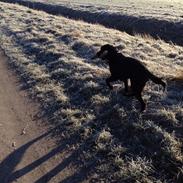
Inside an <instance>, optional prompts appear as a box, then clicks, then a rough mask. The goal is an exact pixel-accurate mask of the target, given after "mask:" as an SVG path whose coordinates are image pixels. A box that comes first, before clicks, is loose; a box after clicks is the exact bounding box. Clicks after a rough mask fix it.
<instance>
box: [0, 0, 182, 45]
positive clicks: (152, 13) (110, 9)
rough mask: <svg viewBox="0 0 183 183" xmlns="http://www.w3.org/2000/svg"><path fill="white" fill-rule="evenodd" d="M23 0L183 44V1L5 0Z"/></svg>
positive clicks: (53, 11) (36, 6)
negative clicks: (85, 0)
mask: <svg viewBox="0 0 183 183" xmlns="http://www.w3.org/2000/svg"><path fill="white" fill-rule="evenodd" d="M1 1H5V2H12V3H15V2H16V3H19V4H23V5H25V6H28V7H31V8H34V9H38V10H43V11H46V12H48V13H51V14H56V15H62V16H66V17H69V18H72V19H79V20H80V19H82V20H84V21H86V22H90V23H99V24H102V25H104V26H106V27H111V28H115V29H118V30H121V31H125V32H127V33H129V34H131V35H135V34H148V35H151V36H152V37H154V38H161V39H163V40H165V41H167V42H172V43H175V44H178V45H183V36H181V35H183V21H182V20H183V8H182V7H183V2H181V1H178V0H175V1H170V0H164V1H163V0H159V1H157V0H156V1H152V0H150V1H145V0H137V1H132V0H130V1H125V0H122V1H119V2H118V1H106V2H105V1H99V2H97V1H94V0H93V1H87V3H86V2H84V1H83V0H80V1H59V0H58V1H53V0H28V1H25V0H1Z"/></svg>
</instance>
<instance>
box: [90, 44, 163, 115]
mask: <svg viewBox="0 0 183 183" xmlns="http://www.w3.org/2000/svg"><path fill="white" fill-rule="evenodd" d="M95 58H101V59H103V60H107V61H108V63H109V69H110V72H111V76H110V77H109V78H107V79H106V83H107V85H108V86H109V88H110V89H113V86H112V85H111V84H110V82H113V81H117V80H121V81H123V82H124V83H125V92H126V95H128V96H135V97H136V98H137V99H138V100H139V102H140V104H141V111H144V110H145V109H146V104H145V102H144V100H143V99H142V95H141V93H142V91H143V88H144V86H145V84H146V82H147V81H148V80H152V81H153V82H154V83H156V84H160V85H162V86H163V88H164V90H165V88H166V83H165V82H164V81H162V79H161V78H159V77H157V76H155V75H154V74H152V73H151V72H150V71H149V70H148V69H147V68H146V67H145V66H144V65H143V64H142V63H141V62H140V61H138V60H136V59H134V58H131V57H126V56H124V55H123V54H121V53H118V51H117V49H116V48H115V47H114V46H112V45H109V44H106V45H103V46H102V47H101V49H100V51H99V52H97V54H96V56H95V57H93V59H95ZM128 79H130V82H131V92H130V93H127V92H128V82H127V81H128Z"/></svg>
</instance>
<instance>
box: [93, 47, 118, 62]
mask: <svg viewBox="0 0 183 183" xmlns="http://www.w3.org/2000/svg"><path fill="white" fill-rule="evenodd" d="M116 53H117V49H116V48H115V47H114V46H112V45H110V44H105V45H103V46H101V48H100V51H99V52H97V53H96V55H95V56H94V57H93V59H95V58H101V59H102V60H105V59H107V60H108V59H110V58H111V57H112V56H113V55H114V54H116Z"/></svg>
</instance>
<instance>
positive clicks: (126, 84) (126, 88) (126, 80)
mask: <svg viewBox="0 0 183 183" xmlns="http://www.w3.org/2000/svg"><path fill="white" fill-rule="evenodd" d="M123 81H124V84H125V93H128V79H124V80H123Z"/></svg>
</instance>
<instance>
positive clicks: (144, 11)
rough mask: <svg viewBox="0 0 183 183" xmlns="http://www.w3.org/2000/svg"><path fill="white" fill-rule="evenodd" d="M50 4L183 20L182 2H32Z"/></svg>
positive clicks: (90, 0) (138, 0)
mask: <svg viewBox="0 0 183 183" xmlns="http://www.w3.org/2000/svg"><path fill="white" fill-rule="evenodd" d="M32 1H35V2H46V3H50V4H57V5H58V4H60V5H67V7H72V8H74V9H80V10H83V11H86V10H89V11H92V12H101V11H103V12H109V13H111V12H112V13H114V12H115V13H121V14H127V15H132V16H138V17H148V18H152V17H153V18H156V19H160V20H162V19H165V20H169V21H175V22H177V21H181V20H183V1H181V0H174V1H172V0H100V1H98V0H89V1H84V0H72V1H69V0H56V1H55V0H32Z"/></svg>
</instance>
